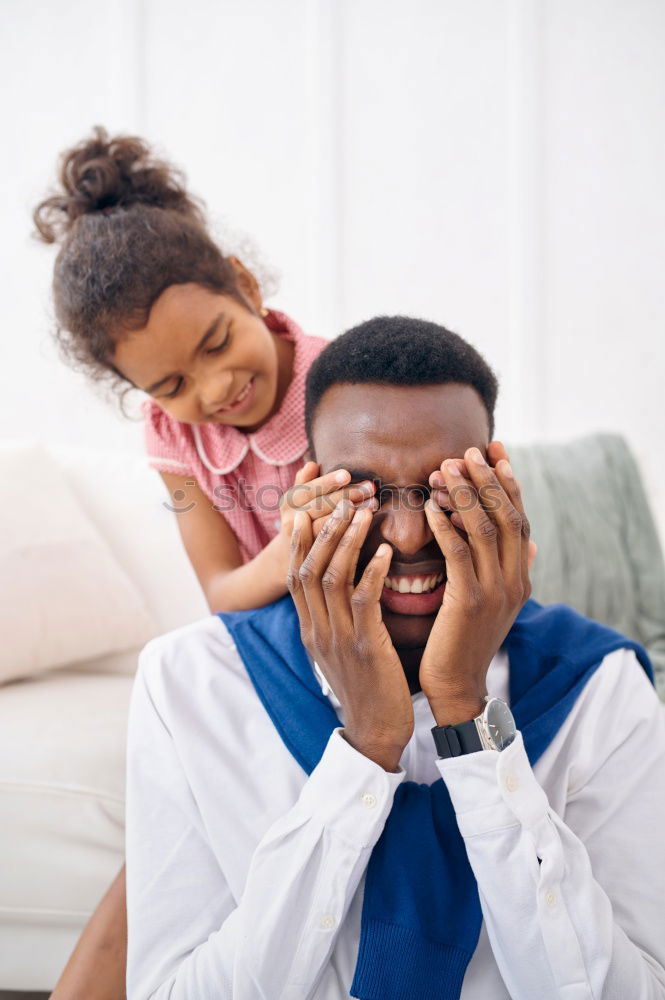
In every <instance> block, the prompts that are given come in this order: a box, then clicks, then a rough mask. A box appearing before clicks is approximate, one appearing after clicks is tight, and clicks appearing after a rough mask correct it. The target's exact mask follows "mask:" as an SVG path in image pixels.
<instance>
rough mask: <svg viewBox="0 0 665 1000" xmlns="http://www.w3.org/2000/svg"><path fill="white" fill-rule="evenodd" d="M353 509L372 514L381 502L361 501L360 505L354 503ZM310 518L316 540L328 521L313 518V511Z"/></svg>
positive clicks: (373, 498) (370, 498) (372, 499)
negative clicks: (368, 511)
mask: <svg viewBox="0 0 665 1000" xmlns="http://www.w3.org/2000/svg"><path fill="white" fill-rule="evenodd" d="M343 499H346V498H343ZM353 507H354V509H355V510H371V511H372V513H375V512H376V511H377V510H378V508H379V501H378V500H377V499H376V497H369V498H368V499H367V500H361V501H360V502H359V503H354V504H353ZM309 516H310V518H312V527H313V529H314V537H315V538H316V537H317V536H318V534H319V532H320V531H321V529H322V528H323V525H324V524H325V523H326V520H327V519H326V518H325V517H317V518H313V517H312V513H311V511H310V512H309Z"/></svg>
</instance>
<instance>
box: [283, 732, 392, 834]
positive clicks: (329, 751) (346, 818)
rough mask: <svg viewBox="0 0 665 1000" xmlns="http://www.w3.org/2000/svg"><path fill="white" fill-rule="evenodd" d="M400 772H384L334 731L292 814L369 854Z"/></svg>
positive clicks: (383, 822)
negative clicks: (299, 812) (314, 821)
mask: <svg viewBox="0 0 665 1000" xmlns="http://www.w3.org/2000/svg"><path fill="white" fill-rule="evenodd" d="M404 777H405V772H404V771H403V770H402V769H401V768H400V770H399V771H398V772H396V773H392V772H389V771H384V769H383V768H382V767H381V766H380V765H379V764H376V763H375V762H374V761H373V760H370V759H369V757H365V756H364V754H361V753H359V752H358V751H357V750H355V749H354V748H353V747H352V746H351V744H350V743H349V742H348V741H347V740H345V739H344V737H343V736H342V729H341V728H339V729H334V730H333V732H332V733H331V735H330V739H329V740H328V744H327V746H326V749H325V750H324V752H323V756H322V757H321V760H320V761H319V763H318V764H317V765H316V767H315V768H314V770H313V771H312V773H311V774H310V776H309V779H308V781H307V782H306V783H305V785H304V786H303V789H302V792H301V793H300V797H299V799H298V805H297V807H296V808H298V809H301V810H303V811H305V812H306V813H307V814H308V815H309V816H311V817H313V818H318V819H319V820H320V821H321V822H322V823H324V824H325V826H326V827H328V828H329V829H331V830H333V831H334V832H335V833H336V834H338V835H339V836H341V837H343V838H344V839H345V840H346V841H348V842H350V843H352V844H354V845H355V846H356V847H357V848H358V849H364V848H372V847H373V846H374V844H375V843H376V842H377V840H378V839H379V837H380V836H381V833H382V831H383V827H384V826H385V822H386V820H387V818H388V815H389V813H390V810H391V809H392V805H393V799H394V796H395V791H396V789H397V787H398V785H400V783H401V782H402V781H403V780H404Z"/></svg>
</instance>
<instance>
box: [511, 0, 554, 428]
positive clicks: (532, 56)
mask: <svg viewBox="0 0 665 1000" xmlns="http://www.w3.org/2000/svg"><path fill="white" fill-rule="evenodd" d="M544 2H545V0H510V4H509V8H508V9H509V38H510V48H509V52H510V58H509V111H508V121H509V129H510V143H509V149H510V154H509V156H510V162H509V170H508V185H509V197H508V204H509V212H510V214H509V218H510V285H511V287H510V313H509V338H508V355H509V359H510V360H509V366H508V372H507V374H508V382H509V385H507V386H506V389H507V390H508V392H507V393H506V397H508V396H509V398H507V399H506V415H507V419H508V423H509V431H510V434H511V436H512V437H513V438H514V437H515V436H516V435H519V436H520V437H521V438H529V439H531V440H538V439H539V438H541V437H545V436H546V435H547V431H548V407H547V399H548V380H547V366H546V359H547V338H548V325H547V302H546V230H545V225H546V193H547V175H546V157H545V153H546V130H547V102H546V79H545V76H546V71H545V58H544V56H545V53H544V24H543V22H544V9H543V7H544Z"/></svg>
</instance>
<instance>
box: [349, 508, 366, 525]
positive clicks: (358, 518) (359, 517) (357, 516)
mask: <svg viewBox="0 0 665 1000" xmlns="http://www.w3.org/2000/svg"><path fill="white" fill-rule="evenodd" d="M363 517H364V513H363V511H362V510H357V511H356V512H355V514H354V515H353V520H352V521H351V524H359V523H360V521H362V519H363Z"/></svg>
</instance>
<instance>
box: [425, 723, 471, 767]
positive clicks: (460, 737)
mask: <svg viewBox="0 0 665 1000" xmlns="http://www.w3.org/2000/svg"><path fill="white" fill-rule="evenodd" d="M432 736H433V737H434V745H435V747H436V752H437V754H438V755H439V757H444V758H445V757H461V756H462V754H465V753H475V752H476V751H477V750H482V749H483V744H482V741H481V739H480V734H479V732H478V727H477V726H476V720H475V719H471V720H470V722H462V723H461V724H460V725H459V726H433V727H432Z"/></svg>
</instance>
